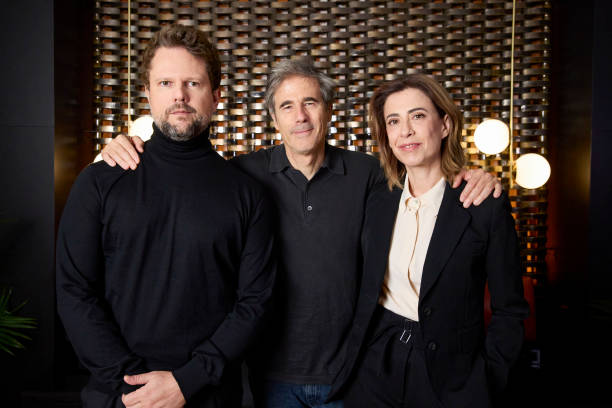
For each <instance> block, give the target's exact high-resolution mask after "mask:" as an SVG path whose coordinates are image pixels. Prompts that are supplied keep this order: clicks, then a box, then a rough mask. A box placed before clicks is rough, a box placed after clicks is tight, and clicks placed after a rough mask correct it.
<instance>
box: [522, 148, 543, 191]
mask: <svg viewBox="0 0 612 408" xmlns="http://www.w3.org/2000/svg"><path fill="white" fill-rule="evenodd" d="M549 177H550V164H548V160H546V159H545V158H544V157H542V156H540V155H539V154H535V153H527V154H524V155H522V156H521V157H519V158H518V159H517V160H516V183H517V184H518V185H519V186H521V187H524V188H538V187H541V186H543V185H544V183H546V182H547V181H548V178H549Z"/></svg>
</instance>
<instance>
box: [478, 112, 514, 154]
mask: <svg viewBox="0 0 612 408" xmlns="http://www.w3.org/2000/svg"><path fill="white" fill-rule="evenodd" d="M474 143H475V144H476V147H477V148H478V150H480V151H481V152H483V153H485V154H498V153H501V152H503V151H504V150H505V149H506V147H508V143H510V138H509V132H508V126H506V124H505V123H504V122H502V121H501V120H498V119H485V120H484V121H483V122H482V123H481V124H480V125H478V126H477V127H476V130H475V131H474Z"/></svg>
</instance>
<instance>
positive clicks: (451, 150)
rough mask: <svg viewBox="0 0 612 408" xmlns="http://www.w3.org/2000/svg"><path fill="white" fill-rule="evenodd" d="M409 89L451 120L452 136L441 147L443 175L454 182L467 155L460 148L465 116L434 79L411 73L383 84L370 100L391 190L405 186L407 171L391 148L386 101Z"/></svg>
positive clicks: (373, 129) (371, 121) (374, 130)
mask: <svg viewBox="0 0 612 408" xmlns="http://www.w3.org/2000/svg"><path fill="white" fill-rule="evenodd" d="M409 88H412V89H418V90H420V91H421V92H423V93H424V94H425V95H427V97H429V99H430V100H431V102H432V103H433V105H434V106H435V107H436V110H437V112H438V115H440V118H441V119H444V115H448V117H449V119H450V129H449V134H448V136H447V137H445V138H444V139H442V145H441V147H440V149H441V151H442V152H441V155H442V173H443V174H444V177H446V180H447V181H449V182H450V181H452V178H453V177H454V176H455V175H456V174H457V173H458V172H459V171H460V170H461V169H462V168H463V166H464V165H465V155H464V153H463V148H462V147H461V129H462V128H463V116H462V114H461V112H460V111H459V108H457V105H455V103H454V102H453V99H452V98H451V96H450V95H449V94H448V92H446V90H445V89H444V88H443V87H442V86H441V85H440V84H439V83H438V82H436V81H435V80H434V79H432V78H430V77H428V76H427V75H423V74H410V75H407V76H405V77H403V78H401V79H396V80H393V81H390V82H386V83H384V84H383V85H381V86H380V87H379V88H378V89H376V90H375V91H374V94H373V95H372V99H370V106H369V126H370V130H371V132H372V137H373V138H374V139H375V140H376V141H377V142H378V146H379V149H380V162H381V166H382V167H383V169H384V170H385V175H386V176H387V183H388V184H389V189H391V188H393V186H397V187H400V188H402V187H403V184H402V180H403V178H404V176H405V175H406V168H405V167H404V165H403V164H402V163H401V162H400V161H399V160H398V159H397V157H395V155H394V154H393V151H392V150H391V146H390V145H389V137H388V135H387V127H386V124H385V117H384V116H385V115H384V114H385V112H384V108H385V102H386V101H387V98H388V97H389V96H390V95H391V94H394V93H396V92H401V91H403V90H404V89H409Z"/></svg>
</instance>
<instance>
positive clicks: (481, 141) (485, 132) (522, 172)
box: [474, 0, 550, 189]
mask: <svg viewBox="0 0 612 408" xmlns="http://www.w3.org/2000/svg"><path fill="white" fill-rule="evenodd" d="M515 21H516V0H513V1H512V37H511V51H510V120H509V123H510V130H508V127H507V126H506V124H505V123H504V122H502V121H501V120H498V119H485V120H484V121H483V122H482V123H481V124H479V125H478V126H477V127H476V130H475V131H474V144H476V147H477V148H478V150H480V151H481V152H483V153H485V154H499V153H501V152H503V151H504V150H505V149H506V147H508V145H509V146H510V151H509V157H510V188H512V187H513V177H512V173H513V171H514V170H515V169H516V179H515V180H516V183H517V184H518V185H519V186H521V187H523V188H529V189H534V188H539V187H541V186H543V185H544V184H545V183H546V182H547V181H548V178H549V177H550V164H548V161H547V160H546V159H545V158H544V157H543V156H541V155H539V154H536V153H528V154H524V155H522V156H521V157H519V158H518V159H517V160H516V166H515V163H514V159H513V153H514V152H513V150H512V122H513V121H512V118H513V112H514V28H515Z"/></svg>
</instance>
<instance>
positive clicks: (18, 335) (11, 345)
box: [0, 288, 36, 355]
mask: <svg viewBox="0 0 612 408" xmlns="http://www.w3.org/2000/svg"><path fill="white" fill-rule="evenodd" d="M12 293H13V290H12V288H8V289H7V288H4V289H2V290H1V291H0V350H3V351H5V352H7V353H8V354H10V355H14V354H13V352H12V351H11V349H23V348H25V347H24V345H23V344H22V343H21V342H20V341H19V340H18V339H25V340H31V338H30V337H29V336H28V335H26V334H24V333H22V332H21V330H22V329H35V328H36V319H34V318H32V317H24V316H15V314H14V313H15V312H17V311H19V310H20V309H21V308H22V307H23V306H24V305H25V304H26V303H27V301H24V302H21V303H20V304H19V305H18V306H17V307H16V308H14V309H13V310H9V301H10V297H11V295H12ZM18 329H19V330H18Z"/></svg>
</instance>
